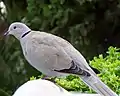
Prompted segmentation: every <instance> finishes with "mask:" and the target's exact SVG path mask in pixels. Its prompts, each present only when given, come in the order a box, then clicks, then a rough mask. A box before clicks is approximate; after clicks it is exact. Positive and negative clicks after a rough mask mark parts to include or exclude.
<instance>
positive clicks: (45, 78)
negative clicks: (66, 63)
mask: <svg viewBox="0 0 120 96" xmlns="http://www.w3.org/2000/svg"><path fill="white" fill-rule="evenodd" d="M55 78H56V77H47V76H44V77H43V78H42V79H44V80H48V81H51V82H53V83H56V81H55Z"/></svg>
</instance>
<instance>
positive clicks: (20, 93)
mask: <svg viewBox="0 0 120 96" xmlns="http://www.w3.org/2000/svg"><path fill="white" fill-rule="evenodd" d="M46 89H47V90H46ZM12 96H72V94H71V93H69V92H68V91H67V90H65V89H63V88H62V87H60V86H58V85H56V84H54V83H53V82H50V81H48V80H43V79H37V80H31V81H27V82H25V83H24V84H22V85H21V86H20V87H19V88H18V89H17V90H16V91H15V92H14V93H13V95H12Z"/></svg>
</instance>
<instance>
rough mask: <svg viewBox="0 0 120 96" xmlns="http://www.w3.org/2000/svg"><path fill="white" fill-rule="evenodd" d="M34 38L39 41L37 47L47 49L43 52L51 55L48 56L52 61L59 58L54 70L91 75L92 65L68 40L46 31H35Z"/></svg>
mask: <svg viewBox="0 0 120 96" xmlns="http://www.w3.org/2000/svg"><path fill="white" fill-rule="evenodd" d="M32 40H33V41H34V42H35V43H37V44H36V45H37V46H36V47H38V46H41V45H42V46H43V47H42V48H44V50H45V51H44V53H43V54H47V55H51V56H50V57H48V58H50V62H51V61H53V60H57V63H55V64H52V65H51V66H53V65H54V69H55V70H54V71H57V72H63V73H73V74H78V75H87V76H89V75H90V74H89V72H88V71H89V69H90V67H89V65H88V64H87V62H86V60H85V59H84V57H83V56H82V55H81V54H80V53H79V52H78V51H77V50H76V49H75V48H74V47H73V46H72V45H71V44H70V43H69V42H68V41H66V40H64V39H62V38H60V37H58V36H55V35H52V34H48V33H44V32H33V33H32ZM46 46H47V47H46ZM39 50H40V49H39ZM52 56H54V58H52ZM50 62H49V64H50Z"/></svg>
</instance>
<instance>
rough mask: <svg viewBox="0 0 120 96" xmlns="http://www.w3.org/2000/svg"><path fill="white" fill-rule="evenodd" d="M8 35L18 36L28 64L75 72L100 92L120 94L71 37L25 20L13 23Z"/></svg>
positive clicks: (44, 70) (56, 71) (55, 73)
mask: <svg viewBox="0 0 120 96" xmlns="http://www.w3.org/2000/svg"><path fill="white" fill-rule="evenodd" d="M4 35H5V36H8V35H13V36H14V37H15V38H17V39H18V40H19V41H20V45H21V47H22V51H23V55H24V57H25V58H26V60H27V61H28V63H29V64H30V65H32V66H33V67H34V68H36V69H37V70H38V71H41V72H42V73H43V74H45V75H46V76H48V77H50V76H57V77H59V76H66V75H68V74H75V75H78V76H79V77H80V78H81V79H82V81H83V82H84V83H85V84H86V85H88V86H89V87H90V88H92V89H93V90H94V91H96V92H97V93H98V94H101V95H103V96H118V95H117V94H116V93H115V92H114V91H112V90H111V89H110V88H109V87H108V86H107V85H106V84H104V83H103V82H102V81H101V80H100V78H99V77H98V76H97V75H96V73H95V72H94V71H93V70H92V69H91V67H90V66H89V64H88V63H87V61H86V59H85V58H84V56H83V55H82V54H81V53H80V52H79V51H78V50H77V49H76V48H74V47H73V46H72V44H70V42H68V41H67V40H65V39H63V38H61V37H59V36H56V35H53V34H50V33H47V32H43V31H34V30H32V29H30V28H29V27H28V26H27V25H26V24H24V23H21V22H14V23H12V24H11V25H10V26H9V28H8V30H7V31H6V33H5V34H4Z"/></svg>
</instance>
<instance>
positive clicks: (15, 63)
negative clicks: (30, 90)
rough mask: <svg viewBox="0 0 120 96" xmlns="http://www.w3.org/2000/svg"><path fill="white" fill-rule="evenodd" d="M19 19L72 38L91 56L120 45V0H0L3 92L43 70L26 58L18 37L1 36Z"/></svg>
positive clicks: (0, 80)
mask: <svg viewBox="0 0 120 96" xmlns="http://www.w3.org/2000/svg"><path fill="white" fill-rule="evenodd" d="M15 21H20V22H24V23H25V24H27V25H28V26H29V27H30V28H31V29H33V30H40V31H46V32H50V33H52V34H55V35H58V36H60V37H62V38H64V39H66V40H68V41H69V42H71V44H72V45H73V46H74V47H76V48H77V49H78V50H79V51H80V52H81V53H82V54H83V55H84V57H86V59H87V60H91V59H92V58H93V57H94V56H97V55H98V54H105V51H106V50H107V49H108V47H109V46H116V47H120V41H119V40H120V39H119V38H120V0H0V96H9V94H12V92H14V91H15V90H16V88H18V87H19V86H20V85H21V84H23V83H24V82H25V81H27V80H29V78H30V77H31V76H38V75H40V74H41V73H40V72H37V71H36V70H35V69H34V68H32V67H31V66H30V65H29V64H28V63H27V61H26V60H25V59H24V57H23V54H22V51H21V47H20V45H19V42H18V41H17V40H16V39H15V38H13V37H7V38H5V39H1V38H2V36H3V33H4V32H5V30H7V28H8V26H9V25H10V24H11V23H12V22H15Z"/></svg>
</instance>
